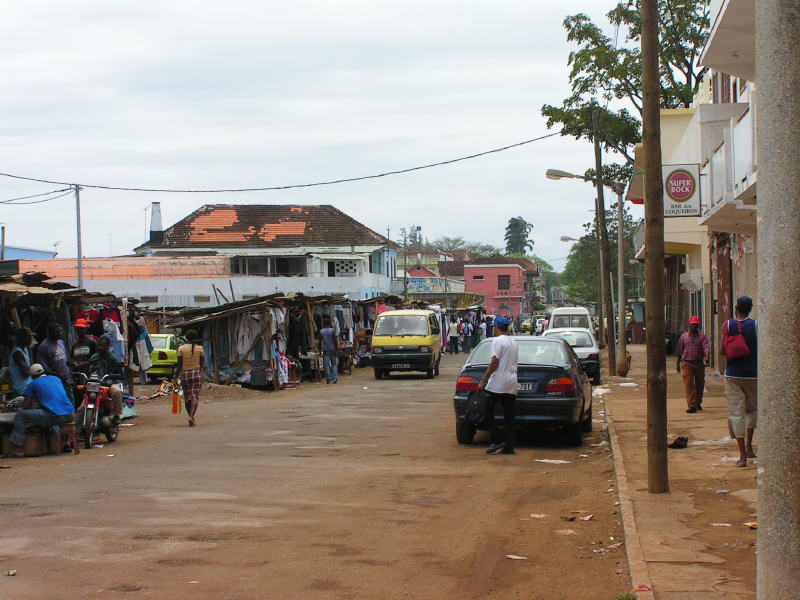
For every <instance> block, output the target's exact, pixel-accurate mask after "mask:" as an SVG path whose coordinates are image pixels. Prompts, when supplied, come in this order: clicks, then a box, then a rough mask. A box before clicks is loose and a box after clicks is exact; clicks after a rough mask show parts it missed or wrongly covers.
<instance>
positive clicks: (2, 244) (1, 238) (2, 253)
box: [0, 225, 6, 260]
mask: <svg viewBox="0 0 800 600" xmlns="http://www.w3.org/2000/svg"><path fill="white" fill-rule="evenodd" d="M5 259H6V226H5V225H3V227H2V233H0V260H5Z"/></svg>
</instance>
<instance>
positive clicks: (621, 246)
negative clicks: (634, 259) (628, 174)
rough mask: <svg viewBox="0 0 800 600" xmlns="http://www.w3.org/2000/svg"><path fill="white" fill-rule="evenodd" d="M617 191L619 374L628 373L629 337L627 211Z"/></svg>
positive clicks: (617, 187)
mask: <svg viewBox="0 0 800 600" xmlns="http://www.w3.org/2000/svg"><path fill="white" fill-rule="evenodd" d="M614 187H615V190H614V191H616V192H617V308H618V309H619V312H618V314H617V319H618V322H617V327H618V329H617V375H619V376H620V377H625V376H626V375H627V374H628V358H627V350H628V349H627V341H628V340H627V339H626V331H625V305H626V298H625V296H626V295H627V294H626V293H625V212H624V210H623V204H622V194H623V193H624V191H625V190H624V189H623V188H622V186H620V185H616V186H614Z"/></svg>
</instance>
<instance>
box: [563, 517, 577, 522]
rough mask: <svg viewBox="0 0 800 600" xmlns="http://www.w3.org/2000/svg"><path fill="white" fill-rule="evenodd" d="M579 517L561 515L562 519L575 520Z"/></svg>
mask: <svg viewBox="0 0 800 600" xmlns="http://www.w3.org/2000/svg"><path fill="white" fill-rule="evenodd" d="M577 518H578V517H561V519H562V520H563V521H574V520H575V519H577Z"/></svg>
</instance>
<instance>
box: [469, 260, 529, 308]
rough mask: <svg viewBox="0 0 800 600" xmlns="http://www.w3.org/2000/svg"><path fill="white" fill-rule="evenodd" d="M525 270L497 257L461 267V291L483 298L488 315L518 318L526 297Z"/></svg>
mask: <svg viewBox="0 0 800 600" xmlns="http://www.w3.org/2000/svg"><path fill="white" fill-rule="evenodd" d="M527 277H528V274H527V270H526V269H525V268H523V267H522V266H521V265H520V264H518V263H517V262H516V261H515V260H514V259H510V258H506V257H504V256H501V255H499V254H495V255H494V256H489V257H487V258H482V259H478V260H474V261H472V262H471V263H469V264H466V265H464V290H465V291H466V292H469V293H472V294H480V295H481V296H483V297H484V304H485V305H486V311H487V312H488V313H489V314H494V315H504V316H508V317H518V316H519V315H520V313H521V312H523V306H525V305H526V304H527V303H526V294H527Z"/></svg>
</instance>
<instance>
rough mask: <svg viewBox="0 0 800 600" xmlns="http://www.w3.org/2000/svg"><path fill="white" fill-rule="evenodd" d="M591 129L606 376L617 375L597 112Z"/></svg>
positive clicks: (593, 114)
mask: <svg viewBox="0 0 800 600" xmlns="http://www.w3.org/2000/svg"><path fill="white" fill-rule="evenodd" d="M592 127H593V128H594V164H595V187H597V225H598V228H599V230H600V231H599V234H600V268H601V269H602V273H601V275H602V276H601V278H600V281H601V282H602V284H601V286H600V294H601V295H602V302H603V304H604V308H605V310H604V312H605V314H606V318H607V319H608V327H607V328H606V332H607V333H608V374H609V375H616V374H617V364H616V363H617V357H616V348H615V344H614V305H613V303H612V302H611V294H610V292H611V289H610V288H609V287H608V283H607V282H608V281H609V279H608V275H609V270H608V258H609V256H610V255H611V253H610V252H609V247H608V228H607V227H606V201H605V196H604V193H603V156H602V153H601V151H600V133H599V131H598V129H599V127H598V117H597V111H596V110H594V111H592Z"/></svg>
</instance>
